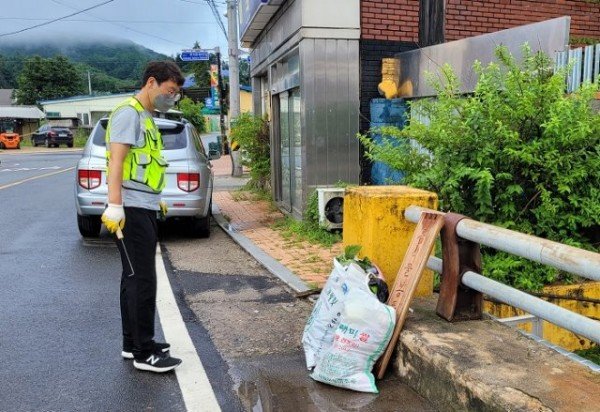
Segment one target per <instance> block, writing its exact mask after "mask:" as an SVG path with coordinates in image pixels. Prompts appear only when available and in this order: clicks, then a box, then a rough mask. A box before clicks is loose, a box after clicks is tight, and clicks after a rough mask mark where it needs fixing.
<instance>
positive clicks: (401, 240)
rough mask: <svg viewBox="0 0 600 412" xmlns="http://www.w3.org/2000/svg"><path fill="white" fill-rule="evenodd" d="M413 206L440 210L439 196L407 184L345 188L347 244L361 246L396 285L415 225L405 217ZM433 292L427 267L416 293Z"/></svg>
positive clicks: (426, 293)
mask: <svg viewBox="0 0 600 412" xmlns="http://www.w3.org/2000/svg"><path fill="white" fill-rule="evenodd" d="M410 205H415V206H421V207H426V208H430V209H437V207H438V200H437V195H436V194H435V193H432V192H427V191H425V190H419V189H413V188H410V187H408V186H360V187H352V188H348V189H346V195H345V197H344V235H343V237H344V247H345V246H348V245H360V246H362V249H361V251H360V256H361V257H362V256H368V257H369V259H371V260H372V261H373V263H375V264H376V265H377V266H379V268H380V269H381V270H382V272H383V274H384V275H385V278H386V282H387V284H388V285H389V286H390V287H391V286H392V285H393V284H394V280H395V279H396V275H397V273H398V270H399V269H400V265H401V264H402V260H403V259H404V255H405V253H406V250H407V249H408V245H409V243H410V240H411V238H412V235H413V232H414V229H415V227H416V225H415V224H414V223H411V222H409V221H407V220H406V219H405V218H404V211H405V210H406V208H407V207H408V206H410ZM432 293H433V272H431V271H430V270H426V271H425V272H424V274H423V278H422V280H421V283H419V286H418V288H417V291H416V294H415V296H429V295H431V294H432Z"/></svg>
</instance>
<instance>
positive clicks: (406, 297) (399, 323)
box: [375, 212, 444, 379]
mask: <svg viewBox="0 0 600 412" xmlns="http://www.w3.org/2000/svg"><path fill="white" fill-rule="evenodd" d="M443 225H444V215H443V214H441V213H431V212H423V213H421V218H420V219H419V223H418V224H417V228H416V229H415V233H414V234H413V237H412V239H411V241H410V245H409V246H408V249H407V250H406V255H405V256H404V260H403V261H402V265H401V266H400V269H399V270H398V275H397V276H396V281H395V282H394V287H393V288H392V291H391V293H390V297H389V298H388V301H387V304H388V305H390V306H392V307H393V308H394V309H396V326H395V327H394V333H393V335H392V339H391V340H390V343H389V344H388V346H387V348H386V350H385V352H384V353H383V355H381V358H379V361H378V362H377V364H376V365H375V375H376V376H377V379H381V378H383V375H384V374H385V370H386V369H387V365H388V363H389V361H390V358H391V357H392V352H393V350H394V347H395V346H396V343H397V342H398V338H399V336H400V330H401V329H402V327H403V326H404V321H405V320H406V316H407V314H408V307H409V305H410V302H411V301H412V299H413V296H414V294H415V291H416V290H417V285H418V284H419V281H420V280H421V276H422V274H423V270H424V269H425V266H426V264H427V260H428V259H429V256H430V255H431V251H432V250H433V246H434V244H435V239H436V237H437V235H438V234H439V233H440V230H441V229H442V226H443Z"/></svg>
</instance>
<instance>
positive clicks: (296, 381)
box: [237, 367, 435, 412]
mask: <svg viewBox="0 0 600 412" xmlns="http://www.w3.org/2000/svg"><path fill="white" fill-rule="evenodd" d="M288 372H289V370H288ZM296 372H300V373H293V372H292V373H290V374H286V373H285V371H282V370H281V369H278V368H276V367H274V368H273V369H270V371H269V372H267V370H262V371H256V370H255V373H256V374H255V375H254V376H253V377H252V378H251V380H243V381H241V382H240V383H239V386H238V389H237V392H238V396H239V398H240V400H241V402H242V405H243V406H244V409H245V410H246V411H251V412H276V411H277V412H280V411H295V412H296V411H298V412H304V411H306V412H313V411H314V412H321V411H322V412H325V411H327V412H348V411H373V412H375V411H376V412H385V411H399V410H402V411H404V412H409V411H434V410H435V409H434V408H433V407H432V406H431V405H430V404H429V403H428V402H427V401H426V400H425V399H423V398H422V397H420V396H419V395H417V394H416V393H415V392H414V391H412V390H411V389H410V388H408V387H407V386H406V385H404V384H402V383H401V382H400V381H398V380H397V379H393V378H392V379H385V380H383V381H379V382H378V388H379V390H380V393H379V394H371V393H361V392H354V391H350V390H345V389H341V388H336V387H333V386H329V385H324V384H321V383H319V382H315V381H313V380H312V379H311V378H310V377H309V374H308V372H305V371H298V370H296Z"/></svg>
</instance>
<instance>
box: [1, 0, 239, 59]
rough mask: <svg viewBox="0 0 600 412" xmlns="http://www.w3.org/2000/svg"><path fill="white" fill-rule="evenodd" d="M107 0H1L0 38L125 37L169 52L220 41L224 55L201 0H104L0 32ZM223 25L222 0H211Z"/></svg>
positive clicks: (217, 30)
mask: <svg viewBox="0 0 600 412" xmlns="http://www.w3.org/2000/svg"><path fill="white" fill-rule="evenodd" d="M105 1H107V0H0V6H1V7H0V10H2V13H1V14H0V41H2V42H4V41H11V42H19V43H20V42H27V43H31V42H36V41H39V42H41V41H43V40H44V41H45V40H48V39H61V40H62V39H88V38H91V39H98V40H102V39H109V38H115V37H116V38H121V39H128V40H131V41H134V42H135V43H138V44H140V45H142V46H144V47H147V48H149V49H152V50H154V51H157V52H159V53H164V54H166V55H169V56H172V55H176V54H178V53H179V52H180V51H181V50H182V49H186V48H191V47H192V46H193V44H194V42H195V41H198V42H199V43H200V46H201V47H203V48H213V47H215V46H219V47H220V48H221V52H222V54H223V55H224V56H223V57H225V58H226V57H227V41H226V40H225V36H224V35H223V32H222V30H221V29H220V27H219V26H218V25H217V23H216V20H215V16H214V15H213V13H212V12H211V10H210V8H209V6H208V4H207V3H206V1H205V0H113V1H112V2H110V3H107V4H105V5H103V6H100V7H97V8H94V9H92V10H89V11H86V12H84V13H81V14H78V15H75V16H73V17H69V18H66V19H63V20H60V21H57V22H54V23H50V24H48V25H45V26H42V27H38V28H32V29H30V30H26V31H24V32H22V33H18V34H13V35H10V36H3V34H5V33H10V32H14V31H19V30H22V29H26V28H28V27H31V26H34V25H37V24H41V23H44V22H47V21H49V20H53V19H56V18H60V17H63V16H66V15H69V14H72V13H75V12H77V11H80V10H83V9H86V8H88V7H92V6H94V5H97V4H101V3H104V2H105ZM215 3H216V4H217V6H218V7H219V10H220V14H221V17H222V19H223V23H224V25H225V29H227V21H226V19H225V17H223V15H224V14H225V11H226V6H225V0H215Z"/></svg>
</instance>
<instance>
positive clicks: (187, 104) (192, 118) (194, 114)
mask: <svg viewBox="0 0 600 412" xmlns="http://www.w3.org/2000/svg"><path fill="white" fill-rule="evenodd" d="M178 107H179V110H181V112H182V113H183V117H184V118H186V119H187V120H189V122H190V123H191V124H193V125H194V127H195V128H196V130H197V131H198V133H204V132H205V131H206V122H205V121H204V116H202V113H201V112H200V111H201V110H202V108H203V107H204V105H203V104H202V103H194V101H193V100H192V99H190V98H189V97H184V98H183V99H181V101H180V102H179V106H178Z"/></svg>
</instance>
